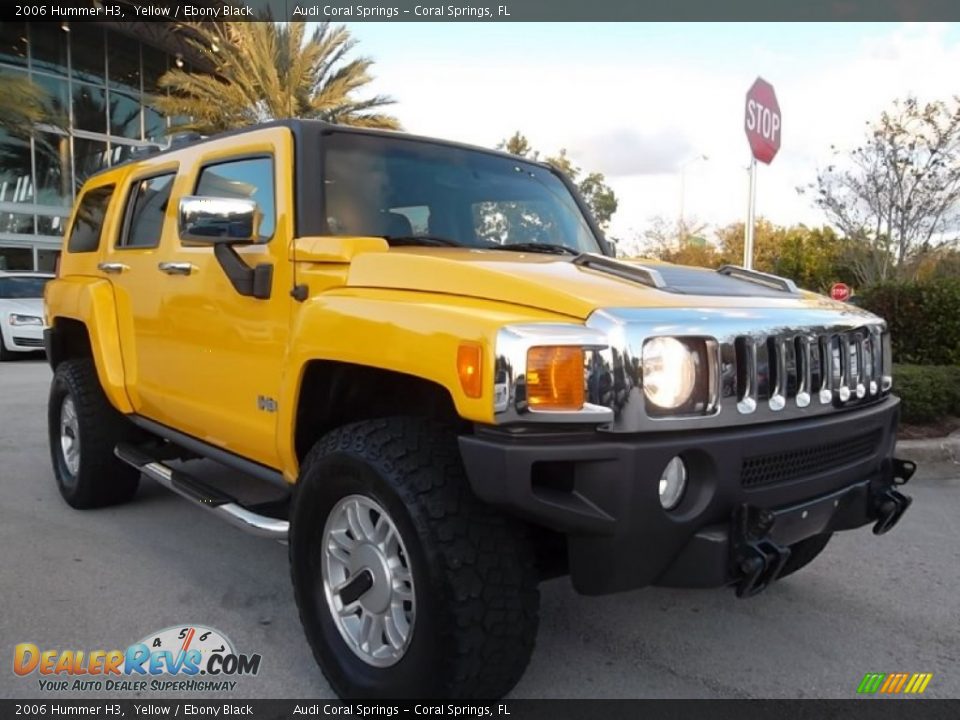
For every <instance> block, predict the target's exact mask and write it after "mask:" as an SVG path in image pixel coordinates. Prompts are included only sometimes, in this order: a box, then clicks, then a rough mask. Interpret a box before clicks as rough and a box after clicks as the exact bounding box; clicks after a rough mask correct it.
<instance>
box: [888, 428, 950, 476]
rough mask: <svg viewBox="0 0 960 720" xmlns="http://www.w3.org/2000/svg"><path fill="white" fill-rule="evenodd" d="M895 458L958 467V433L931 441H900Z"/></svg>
mask: <svg viewBox="0 0 960 720" xmlns="http://www.w3.org/2000/svg"><path fill="white" fill-rule="evenodd" d="M897 457H900V458H903V459H904V460H912V461H913V462H915V463H918V464H919V463H947V464H950V465H956V466H958V467H960V431H958V432H954V433H952V434H950V435H948V436H947V437H944V438H934V439H932V440H900V441H898V442H897Z"/></svg>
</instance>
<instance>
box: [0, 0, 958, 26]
mask: <svg viewBox="0 0 960 720" xmlns="http://www.w3.org/2000/svg"><path fill="white" fill-rule="evenodd" d="M0 6H2V7H0V19H3V20H15V19H21V20H34V21H36V20H39V21H44V20H47V21H57V22H63V21H71V22H80V21H111V22H170V21H173V22H192V21H204V20H208V21H223V20H230V21H237V20H256V19H263V18H264V17H267V16H269V17H271V18H273V19H274V20H306V21H324V20H333V21H337V22H534V21H538V22H586V21H687V20H690V21H693V20H698V21H737V22H745V21H801V20H803V21H851V20H856V21H920V20H941V21H945V20H957V19H960V3H958V2H956V0H909V1H907V0H843V1H842V2H838V1H837V0H805V1H804V2H797V1H796V0H726V2H717V0H655V1H643V0H490V1H486V0H453V1H452V2H451V1H450V0H374V1H371V0H225V1H221V0H22V1H21V0H6V1H5V2H3V3H0Z"/></svg>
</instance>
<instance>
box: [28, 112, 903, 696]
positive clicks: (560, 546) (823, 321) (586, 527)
mask: <svg viewBox="0 0 960 720" xmlns="http://www.w3.org/2000/svg"><path fill="white" fill-rule="evenodd" d="M611 254H612V253H611V249H610V247H609V245H608V244H607V243H606V242H605V241H604V240H603V238H602V236H601V233H600V232H599V230H598V228H597V226H596V225H595V223H594V221H593V220H592V219H591V216H590V214H589V213H588V212H587V211H586V209H585V206H584V204H583V201H582V200H581V198H580V197H579V196H578V194H577V192H576V191H575V189H574V188H573V187H572V186H571V184H570V183H569V182H568V181H567V180H566V179H565V178H564V177H563V176H561V175H560V174H558V173H557V172H555V171H554V170H552V169H551V168H550V167H548V166H546V165H542V164H539V163H535V162H530V161H527V160H523V159H520V158H517V157H513V156H510V155H505V154H501V153H497V152H491V151H487V150H482V149H478V148H471V147H465V146H461V145H457V144H453V143H448V142H441V141H436V140H429V139H425V138H417V137H412V136H406V135H402V134H392V133H385V132H377V131H370V130H360V129H351V128H344V127H338V126H331V125H327V124H324V123H320V122H312V121H287V122H281V123H275V124H271V125H265V126H259V127H255V128H251V129H248V130H244V131H242V132H236V133H232V134H229V135H224V136H220V137H215V138H209V139H203V140H198V141H196V142H193V143H192V144H189V145H184V146H181V147H174V148H172V149H170V150H167V151H164V152H160V153H157V154H155V155H152V156H148V157H143V158H140V159H135V160H133V161H131V162H129V163H126V164H124V165H121V166H117V167H114V168H112V169H109V170H106V171H104V172H102V173H100V174H98V175H96V176H94V177H93V178H91V179H90V180H88V181H87V183H86V184H85V186H84V187H83V189H82V191H81V193H80V195H79V198H78V202H77V208H76V210H75V212H74V216H73V218H72V221H71V225H70V228H69V231H68V233H67V236H66V239H65V242H64V251H63V255H62V258H61V264H60V268H59V275H58V278H57V279H55V280H53V281H52V282H50V283H49V285H48V286H47V291H46V312H47V324H48V329H47V331H46V347H47V352H48V357H49V360H50V362H51V364H52V366H53V367H54V369H55V375H54V380H53V385H52V389H51V393H50V405H49V427H50V447H51V456H52V460H53V467H54V472H55V475H56V481H57V483H58V485H59V488H60V491H61V493H62V494H63V497H64V498H65V499H66V501H67V502H68V503H69V504H70V505H72V506H74V507H77V508H90V507H95V506H102V505H105V504H109V503H117V502H122V501H125V500H128V499H130V498H131V497H132V496H133V495H134V493H135V491H136V488H137V483H138V480H139V478H140V476H141V474H146V475H147V476H148V477H151V478H154V479H155V480H157V481H159V482H161V483H163V484H164V485H166V486H168V487H170V488H172V489H174V490H176V491H177V492H179V493H180V494H182V495H183V496H185V497H187V498H189V499H191V500H193V501H195V502H197V503H199V504H200V505H202V506H203V507H205V508H207V509H208V510H210V511H212V512H214V513H217V514H219V515H221V516H222V517H223V518H225V519H227V520H229V521H231V522H232V523H234V524H235V525H238V526H240V527H243V528H246V529H248V530H251V531H253V532H256V533H259V534H261V535H265V536H268V537H275V538H278V539H288V541H289V552H290V565H291V574H292V579H293V587H294V593H295V595H296V600H297V604H298V607H299V610H300V615H301V619H302V622H303V626H304V629H305V631H306V636H307V639H308V640H309V642H310V645H311V647H312V649H313V652H314V654H315V656H316V658H317V660H318V662H319V664H320V665H321V667H322V668H323V671H324V673H325V674H326V676H327V678H328V679H329V681H330V683H331V685H332V686H333V688H334V690H335V691H336V692H337V693H339V694H340V695H342V696H353V697H401V696H444V695H445V696H454V697H468V696H480V697H494V696H499V695H502V694H504V693H507V692H508V691H509V690H510V689H511V688H512V687H513V686H514V684H515V683H516V682H517V680H518V679H519V678H520V676H521V674H522V673H523V670H524V668H525V666H526V664H527V661H528V659H529V656H530V653H531V651H532V648H533V644H534V637H535V634H536V629H537V613H538V602H539V595H538V590H537V585H538V582H539V581H540V580H541V579H543V578H544V577H551V576H556V575H561V574H569V575H570V577H571V579H572V582H573V584H574V586H575V587H576V589H577V590H578V591H580V592H582V593H586V594H601V593H611V592H617V591H621V590H628V589H631V588H637V587H641V586H644V585H672V586H688V587H706V586H720V585H731V586H733V587H734V588H735V589H736V592H737V593H738V594H739V595H751V594H754V593H756V592H759V591H760V590H762V589H763V588H764V587H766V586H767V585H768V584H769V583H770V582H772V581H774V580H775V579H777V578H778V577H783V576H784V575H787V574H789V573H792V572H795V571H796V570H798V569H799V568H801V567H802V566H804V565H806V564H807V563H808V562H810V561H811V560H812V559H813V558H814V557H815V556H816V555H817V554H818V553H820V552H821V550H823V548H824V546H825V545H826V544H827V541H828V540H829V538H830V536H831V534H832V533H833V532H835V531H838V530H846V529H850V528H856V527H860V526H863V525H866V524H870V523H872V524H873V528H874V532H877V533H880V532H884V531H886V530H888V529H890V528H891V527H892V526H893V525H894V524H895V523H896V522H897V521H898V520H899V518H900V516H901V515H902V514H903V511H904V510H905V509H906V508H907V506H908V505H909V502H910V501H909V498H907V497H905V496H904V495H902V494H901V493H900V492H898V491H897V489H896V486H897V485H899V484H902V483H903V482H905V481H906V480H907V479H908V478H909V476H910V475H911V473H912V472H913V466H912V465H911V464H910V463H906V462H902V461H898V460H896V459H894V457H893V448H894V438H895V432H896V427H897V416H898V400H897V398H896V397H894V396H893V395H891V379H890V371H891V358H890V345H889V338H888V336H887V332H886V326H885V324H884V322H883V321H882V320H881V319H880V318H877V317H875V316H874V315H871V314H869V313H867V312H864V311H862V310H859V309H857V308H856V307H853V306H850V305H845V304H840V303H836V302H833V301H831V300H829V299H826V298H824V297H821V296H818V295H815V294H812V293H808V292H803V291H800V290H798V289H797V288H796V287H794V285H793V283H791V282H790V281H788V280H785V279H783V278H779V277H775V276H771V275H765V274H762V273H757V272H753V271H749V270H744V269H743V268H737V267H726V268H723V269H721V270H720V271H719V272H713V271H708V270H701V269H694V268H687V267H679V266H673V265H667V264H661V263H655V262H626V261H617V260H615V259H613V258H612V257H611ZM197 457H200V458H208V459H212V460H216V461H218V462H220V463H222V464H224V465H226V466H228V467H230V468H232V469H234V470H235V471H237V472H238V473H242V474H245V475H248V476H252V477H254V478H258V479H260V480H263V481H265V482H268V483H275V484H276V485H277V486H279V487H282V488H284V489H285V490H286V491H288V492H289V495H288V501H287V502H279V503H271V504H270V505H269V507H251V506H247V505H244V503H243V502H242V501H241V500H239V499H238V498H237V497H235V496H234V495H233V494H231V492H230V488H222V487H216V488H215V487H212V486H210V484H208V483H205V482H203V481H201V480H200V479H198V478H197V477H195V476H192V475H191V474H190V471H189V470H188V469H185V468H189V467H190V465H189V464H188V465H186V466H184V465H182V464H179V463H175V464H174V465H171V464H170V463H171V461H173V460H177V459H182V458H197ZM195 474H196V471H194V475H195ZM638 622H642V620H638Z"/></svg>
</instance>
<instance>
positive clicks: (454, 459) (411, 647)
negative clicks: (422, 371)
mask: <svg viewBox="0 0 960 720" xmlns="http://www.w3.org/2000/svg"><path fill="white" fill-rule="evenodd" d="M290 562H291V574H292V578H293V585H294V591H295V595H296V600H297V605H298V607H299V609H300V617H301V620H302V622H303V626H304V630H305V632H306V635H307V639H308V641H309V643H310V646H311V648H312V649H313V652H314V656H315V657H316V659H317V662H318V663H319V664H320V666H321V668H322V669H323V672H324V674H325V675H326V677H327V679H328V680H329V682H330V684H331V685H332V686H333V689H334V690H335V691H336V692H337V694H339V695H340V696H341V697H356V698H398V697H457V698H467V697H483V698H494V697H500V696H502V695H504V694H506V693H507V692H509V691H510V689H511V688H513V686H514V685H515V684H516V682H517V681H518V680H519V679H520V676H521V675H522V674H523V671H524V669H525V668H526V665H527V663H528V661H529V658H530V654H531V652H532V650H533V644H534V639H535V636H536V630H537V612H538V606H539V592H538V590H537V574H536V568H535V564H534V555H533V551H532V549H531V547H530V543H529V541H528V540H527V537H526V528H525V526H523V525H522V524H521V523H519V522H517V521H515V520H513V519H511V518H509V517H506V516H504V515H503V514H501V513H500V512H498V511H497V510H495V509H494V508H492V507H490V506H488V505H485V504H484V503H481V502H480V501H479V500H478V499H477V498H476V497H475V496H474V495H473V494H472V492H471V490H470V487H469V484H468V482H467V480H466V477H465V474H464V470H463V465H462V463H461V461H460V456H459V451H458V447H457V440H456V435H455V433H454V432H453V431H452V430H451V429H450V428H449V427H446V426H444V425H440V424H436V423H431V422H429V421H425V420H420V419H415V418H393V419H385V420H376V421H369V422H361V423H356V424H354V425H349V426H346V427H343V428H340V429H338V430H335V431H333V432H332V433H330V434H329V435H327V436H326V437H324V438H323V439H321V440H320V441H319V442H318V443H317V445H316V446H315V447H314V448H313V450H311V451H310V453H309V454H308V455H307V457H306V459H305V460H304V463H303V466H302V468H301V474H300V480H299V483H298V485H297V491H296V498H295V502H294V509H293V516H292V519H291V528H290Z"/></svg>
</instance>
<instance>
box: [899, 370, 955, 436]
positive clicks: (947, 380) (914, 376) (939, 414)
mask: <svg viewBox="0 0 960 720" xmlns="http://www.w3.org/2000/svg"><path fill="white" fill-rule="evenodd" d="M893 393H894V394H895V395H898V396H900V400H901V402H902V405H901V406H900V419H901V420H902V421H903V422H907V423H929V422H933V421H935V420H939V419H940V418H943V417H945V416H947V415H957V416H960V367H957V366H956V365H894V366H893Z"/></svg>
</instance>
